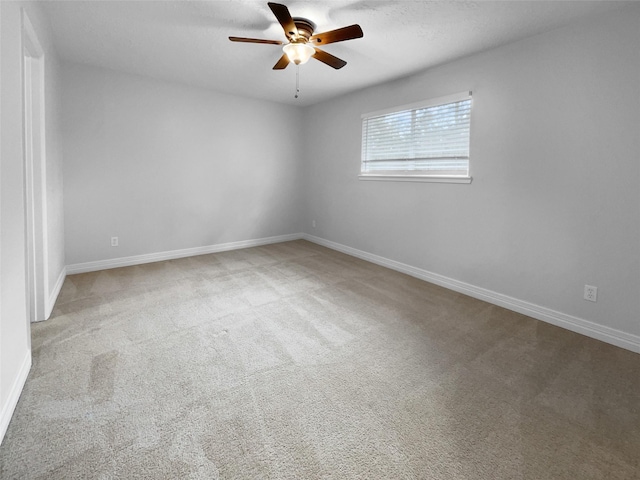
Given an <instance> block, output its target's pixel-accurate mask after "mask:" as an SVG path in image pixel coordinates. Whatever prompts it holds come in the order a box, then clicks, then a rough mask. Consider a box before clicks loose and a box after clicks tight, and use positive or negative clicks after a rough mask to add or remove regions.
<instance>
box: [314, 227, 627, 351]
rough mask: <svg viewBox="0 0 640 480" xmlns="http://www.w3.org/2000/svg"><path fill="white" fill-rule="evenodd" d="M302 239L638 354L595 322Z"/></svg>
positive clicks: (334, 245)
mask: <svg viewBox="0 0 640 480" xmlns="http://www.w3.org/2000/svg"><path fill="white" fill-rule="evenodd" d="M302 238H304V239H305V240H308V241H310V242H313V243H317V244H318V245H322V246H324V247H328V248H331V249H332V250H337V251H339V252H342V253H346V254H347V255H351V256H353V257H357V258H361V259H363V260H367V261H369V262H371V263H375V264H377V265H381V266H383V267H387V268H390V269H392V270H396V271H398V272H402V273H406V274H407V275H411V276H412V277H416V278H419V279H421V280H425V281H427V282H430V283H435V284H436V285H440V286H442V287H445V288H448V289H450V290H453V291H456V292H459V293H463V294H465V295H469V296H470V297H474V298H477V299H480V300H484V301H485V302H488V303H492V304H494V305H498V306H500V307H504V308H506V309H508V310H513V311H514V312H518V313H522V314H523V315H527V316H529V317H532V318H535V319H537V320H541V321H543V322H547V323H551V324H553V325H556V326H558V327H562V328H566V329H567V330H571V331H573V332H577V333H581V334H583V335H586V336H588V337H591V338H595V339H597V340H601V341H603V342H606V343H610V344H612V345H616V346H618V347H621V348H624V349H627V350H631V351H632V352H636V353H640V336H637V335H633V334H630V333H626V332H623V331H620V330H616V329H614V328H610V327H606V326H604V325H599V324H597V323H594V322H591V321H589V320H585V319H583V318H578V317H574V316H572V315H567V314H565V313H562V312H558V311H555V310H551V309H550V308H546V307H542V306H540V305H535V304H533V303H529V302H526V301H524V300H519V299H517V298H513V297H509V296H507V295H503V294H501V293H497V292H493V291H491V290H487V289H485V288H481V287H477V286H475V285H471V284H468V283H465V282H461V281H459V280H455V279H453V278H449V277H445V276H443V275H439V274H437V273H432V272H429V271H427V270H423V269H421V268H417V267H413V266H411V265H407V264H405V263H401V262H396V261H395V260H390V259H388V258H385V257H381V256H379V255H374V254H372V253H368V252H364V251H362V250H358V249H356V248H352V247H347V246H346V245H342V244H340V243H336V242H332V241H330V240H325V239H324V238H320V237H316V236H313V235H308V234H306V233H305V234H303V235H302Z"/></svg>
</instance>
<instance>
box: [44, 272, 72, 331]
mask: <svg viewBox="0 0 640 480" xmlns="http://www.w3.org/2000/svg"><path fill="white" fill-rule="evenodd" d="M65 278H67V267H63V268H62V271H61V272H60V275H59V276H58V280H57V281H56V284H55V285H54V286H53V290H52V291H51V293H50V294H49V298H48V299H47V304H46V306H45V308H46V310H45V312H44V313H45V318H44V319H45V320H48V319H49V317H50V316H51V313H52V312H53V307H55V305H56V300H58V295H60V290H62V285H63V284H64V280H65Z"/></svg>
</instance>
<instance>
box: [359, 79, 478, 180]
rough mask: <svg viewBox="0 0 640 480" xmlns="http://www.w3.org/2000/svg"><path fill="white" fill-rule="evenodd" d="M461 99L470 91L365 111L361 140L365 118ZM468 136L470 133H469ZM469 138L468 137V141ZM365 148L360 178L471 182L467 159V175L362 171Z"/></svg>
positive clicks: (363, 133) (465, 98) (362, 160)
mask: <svg viewBox="0 0 640 480" xmlns="http://www.w3.org/2000/svg"><path fill="white" fill-rule="evenodd" d="M463 100H471V92H470V91H469V92H462V93H456V94H453V95H447V96H444V97H438V98H432V99H429V100H425V101H422V102H416V103H411V104H408V105H402V106H398V107H392V108H387V109H384V110H378V111H375V112H370V113H365V114H363V115H362V116H361V118H362V141H363V142H364V138H365V134H366V130H365V120H367V119H369V118H373V117H380V116H384V115H389V114H392V113H399V112H408V111H414V110H420V109H423V108H428V107H434V106H438V105H446V104H448V103H455V102H460V101H463ZM469 136H470V135H469ZM470 141H471V138H469V142H470ZM365 153H366V152H365V149H364V146H363V147H362V153H361V162H360V174H359V175H358V178H359V179H360V180H382V181H393V182H436V183H471V180H472V177H471V162H470V160H469V168H468V169H467V175H437V174H433V173H426V170H422V171H417V172H425V173H411V174H408V173H407V172H403V171H400V170H398V172H397V173H395V172H384V173H383V174H376V173H369V172H365V171H363V167H364V164H365V158H364V157H365Z"/></svg>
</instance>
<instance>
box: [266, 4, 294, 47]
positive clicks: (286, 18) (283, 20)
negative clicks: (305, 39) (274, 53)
mask: <svg viewBox="0 0 640 480" xmlns="http://www.w3.org/2000/svg"><path fill="white" fill-rule="evenodd" d="M267 5H269V8H270V9H271V11H272V12H273V14H274V15H275V16H276V18H277V19H278V22H280V25H282V28H283V29H284V34H285V35H286V36H287V38H296V37H297V36H298V27H296V24H295V23H294V22H293V18H291V14H290V13H289V9H288V8H287V7H286V6H285V5H280V4H279V3H273V2H269V3H267Z"/></svg>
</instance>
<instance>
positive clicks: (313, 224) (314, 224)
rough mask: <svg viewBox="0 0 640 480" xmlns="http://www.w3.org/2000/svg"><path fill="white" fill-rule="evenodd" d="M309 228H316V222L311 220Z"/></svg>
mask: <svg viewBox="0 0 640 480" xmlns="http://www.w3.org/2000/svg"><path fill="white" fill-rule="evenodd" d="M311 226H312V227H313V228H316V221H315V220H311Z"/></svg>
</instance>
